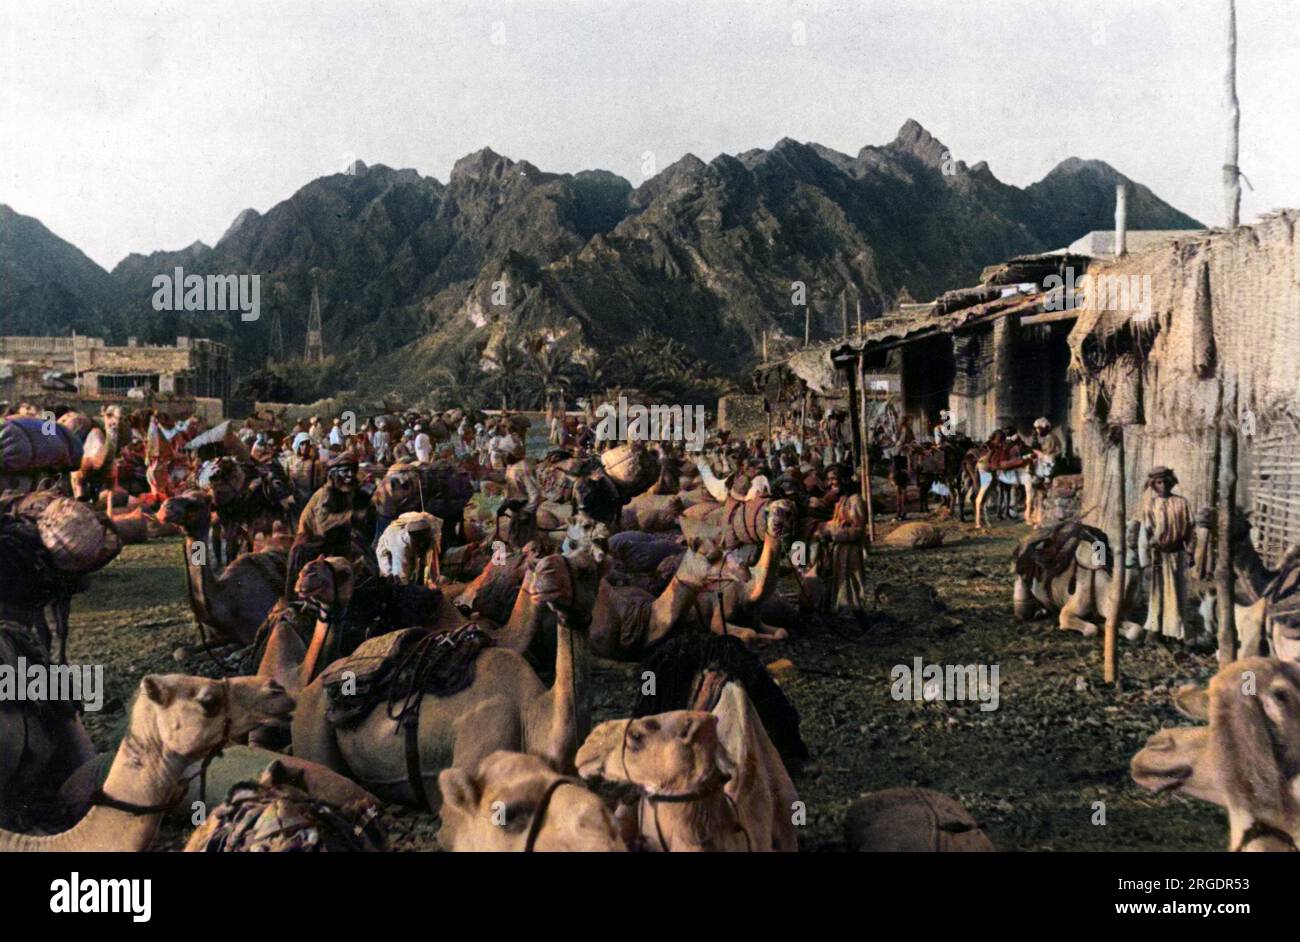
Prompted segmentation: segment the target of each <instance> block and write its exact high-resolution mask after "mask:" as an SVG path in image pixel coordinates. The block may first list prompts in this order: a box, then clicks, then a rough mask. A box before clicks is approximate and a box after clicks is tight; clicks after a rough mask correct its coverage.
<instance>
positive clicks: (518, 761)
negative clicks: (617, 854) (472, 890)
mask: <svg viewBox="0 0 1300 942" xmlns="http://www.w3.org/2000/svg"><path fill="white" fill-rule="evenodd" d="M438 788H439V790H440V791H441V793H442V829H441V830H440V831H439V832H438V843H440V844H441V845H442V846H443V848H444V849H446V850H452V851H533V850H535V851H551V852H553V851H587V852H599V851H621V850H626V849H627V848H626V847H624V845H623V842H622V840H621V839H620V838H619V835H618V831H617V830H616V828H615V826H614V820H613V818H612V817H611V815H610V813H609V811H608V809H606V807H605V804H604V802H602V801H601V799H600V797H599V796H597V795H596V794H595V793H594V792H591V791H589V790H588V789H587V788H586V787H585V786H584V785H583V784H582V782H580V781H578V780H577V779H573V778H566V777H564V776H562V775H560V773H558V772H556V771H555V769H553V768H551V767H550V766H549V765H547V764H546V763H545V762H544V761H542V760H541V759H539V758H538V757H537V756H530V755H525V754H523V753H519V752H494V753H492V754H491V755H489V756H487V757H486V758H485V759H484V760H483V761H482V762H481V763H480V764H479V767H478V769H477V770H476V771H475V772H473V773H470V772H467V771H466V770H464V769H458V768H452V769H444V770H443V771H442V773H441V774H440V775H439V776H438Z"/></svg>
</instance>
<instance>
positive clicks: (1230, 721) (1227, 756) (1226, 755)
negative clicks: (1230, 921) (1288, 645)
mask: <svg viewBox="0 0 1300 942" xmlns="http://www.w3.org/2000/svg"><path fill="white" fill-rule="evenodd" d="M1177 700H1178V705H1179V708H1180V709H1182V710H1183V711H1184V712H1186V713H1188V714H1190V715H1192V716H1195V717H1198V718H1205V719H1208V720H1209V726H1208V727H1205V726H1200V727H1184V728H1179V729H1163V730H1161V731H1160V732H1158V733H1156V734H1155V735H1154V736H1152V737H1151V738H1150V739H1148V740H1147V743H1146V745H1145V746H1144V747H1143V748H1142V749H1141V750H1140V751H1139V752H1138V753H1137V754H1136V755H1135V756H1133V761H1132V763H1131V766H1130V770H1131V772H1132V775H1133V780H1134V781H1135V782H1137V783H1138V784H1139V785H1141V786H1142V787H1143V788H1146V789H1149V790H1150V791H1154V792H1164V791H1179V792H1183V793H1184V794H1187V795H1190V796H1192V797H1194V798H1200V799H1202V800H1204V801H1209V802H1212V803H1213V804H1216V805H1221V806H1223V807H1224V808H1226V809H1227V811H1228V827H1229V835H1228V848H1229V850H1252V851H1266V850H1286V851H1294V850H1296V849H1297V843H1298V842H1300V796H1297V795H1296V792H1295V789H1294V783H1295V782H1296V781H1297V778H1298V777H1300V664H1296V663H1294V662H1292V661H1282V660H1278V659H1276V658H1259V657H1251V658H1243V659H1241V660H1237V661H1233V662H1232V663H1231V664H1229V665H1227V666H1226V667H1224V668H1222V669H1221V670H1220V671H1219V672H1218V673H1217V674H1215V675H1214V678H1213V679H1212V680H1211V681H1210V686H1209V691H1208V694H1207V693H1206V692H1203V691H1199V690H1195V689H1192V690H1184V691H1180V694H1179V696H1178V698H1177Z"/></svg>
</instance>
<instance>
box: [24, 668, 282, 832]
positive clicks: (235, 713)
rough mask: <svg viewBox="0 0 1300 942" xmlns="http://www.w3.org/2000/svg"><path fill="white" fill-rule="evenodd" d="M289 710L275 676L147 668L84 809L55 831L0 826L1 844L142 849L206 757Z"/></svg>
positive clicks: (275, 721) (277, 720)
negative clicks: (211, 675) (214, 676)
mask: <svg viewBox="0 0 1300 942" xmlns="http://www.w3.org/2000/svg"><path fill="white" fill-rule="evenodd" d="M292 711H293V699H292V698H291V697H290V696H289V695H288V694H287V693H285V692H284V690H283V689H281V687H280V685H279V684H277V683H275V682H274V681H265V680H261V679H259V678H256V677H233V678H230V679H228V680H224V681H217V680H210V679H208V678H206V677H186V676H184V675H181V674H148V675H146V676H145V677H144V679H143V680H141V681H140V692H139V694H138V695H137V696H136V698H135V702H134V704H133V705H132V707H131V714H130V722H129V725H128V727H127V732H126V735H125V736H124V737H123V739H122V745H121V746H120V747H118V751H117V757H116V758H115V759H114V760H113V765H112V768H111V769H109V772H108V778H107V779H106V780H105V781H104V784H103V786H102V788H101V789H100V790H99V792H98V794H97V795H96V796H95V798H94V799H93V800H92V802H91V804H92V807H91V809H90V812H89V813H88V814H87V815H86V816H85V817H84V818H82V819H81V821H79V822H78V823H77V824H76V825H75V826H74V827H72V828H71V829H70V830H67V831H64V832H63V833H61V834H53V835H49V836H36V835H29V834H15V833H13V832H12V831H0V852H6V851H64V852H77V853H84V852H87V851H142V850H147V849H148V848H149V846H150V845H151V844H152V843H153V840H154V837H155V836H156V835H157V833H158V822H159V820H160V819H161V818H162V814H163V811H164V810H166V809H167V808H169V807H171V806H172V804H174V803H175V802H176V801H179V800H180V798H181V796H182V795H183V794H184V789H185V788H186V785H187V782H188V780H189V779H191V778H192V777H194V776H195V775H197V774H198V772H199V770H200V769H201V767H202V764H203V761H204V760H205V759H206V758H207V757H209V756H211V755H212V754H213V753H215V752H216V751H217V750H219V749H220V748H221V747H222V746H224V745H225V744H226V743H228V742H230V741H231V740H232V739H237V738H239V737H240V736H243V735H246V734H247V733H248V732H249V731H251V730H252V729H254V728H255V727H257V726H261V725H264V724H270V723H285V722H287V721H288V718H289V715H290V713H291V712H292Z"/></svg>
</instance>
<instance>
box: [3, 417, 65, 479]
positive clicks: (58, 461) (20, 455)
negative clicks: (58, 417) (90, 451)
mask: <svg viewBox="0 0 1300 942" xmlns="http://www.w3.org/2000/svg"><path fill="white" fill-rule="evenodd" d="M47 431H48V432H49V433H50V434H48V435H47V434H45V433H46V432H47ZM81 455H82V447H81V439H79V438H78V437H77V436H76V435H75V434H73V433H72V432H71V431H70V430H69V429H67V428H66V427H65V426H62V425H60V424H59V423H58V422H53V421H51V422H48V424H47V422H46V420H44V419H26V418H24V419H9V420H7V421H5V422H4V423H3V424H0V473H14V472H18V471H36V470H45V469H48V470H52V471H71V470H75V469H76V468H79V467H81Z"/></svg>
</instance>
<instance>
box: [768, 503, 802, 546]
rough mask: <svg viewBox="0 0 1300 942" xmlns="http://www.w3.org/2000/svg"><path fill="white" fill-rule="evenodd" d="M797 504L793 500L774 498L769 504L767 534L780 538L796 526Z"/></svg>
mask: <svg viewBox="0 0 1300 942" xmlns="http://www.w3.org/2000/svg"><path fill="white" fill-rule="evenodd" d="M794 518H795V506H794V501H792V500H773V501H768V504H767V535H768V536H773V537H776V538H777V539H780V538H781V537H784V536H785V535H786V534H787V533H789V532H790V531H791V530H792V529H793V528H794Z"/></svg>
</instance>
